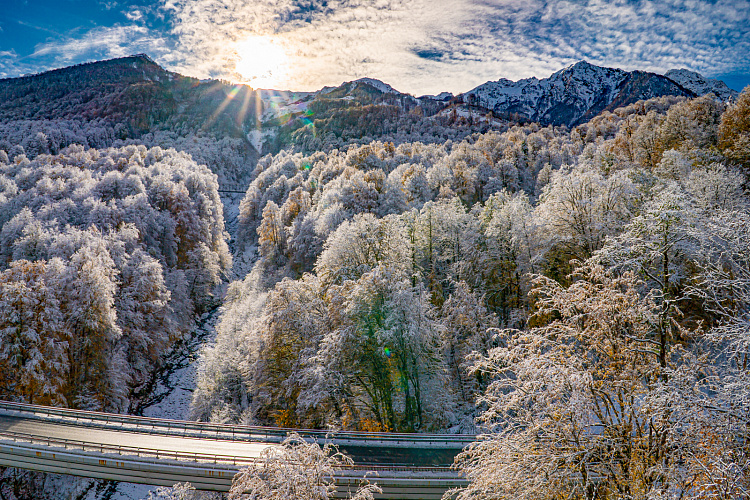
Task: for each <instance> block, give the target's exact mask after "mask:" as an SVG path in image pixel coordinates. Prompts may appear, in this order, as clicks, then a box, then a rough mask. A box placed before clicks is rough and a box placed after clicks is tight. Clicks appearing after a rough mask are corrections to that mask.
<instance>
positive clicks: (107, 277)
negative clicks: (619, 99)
mask: <svg viewBox="0 0 750 500" xmlns="http://www.w3.org/2000/svg"><path fill="white" fill-rule="evenodd" d="M139 64H141V63H139ZM134 67H135V66H134ZM149 67H150V66H149ZM149 71H152V70H149ZM153 71H156V70H153ZM154 74H155V75H161V73H158V72H157V73H154ZM162 77H163V75H162ZM149 81H150V80H149ZM170 81H171V80H170ZM356 83H357V82H349V83H348V84H345V85H342V86H341V87H339V88H337V89H332V90H331V89H328V90H327V92H325V93H323V91H321V93H320V95H317V96H313V97H310V96H308V97H305V98H304V99H303V100H302V101H300V102H301V103H302V104H299V103H297V104H295V105H297V106H301V107H303V108H304V110H303V112H300V113H297V115H295V114H294V113H291V112H290V113H287V112H283V113H282V112H279V113H277V115H274V116H271V115H273V111H274V108H273V107H272V106H270V105H268V106H267V109H265V111H266V112H267V114H266V115H262V116H261V117H258V120H260V118H264V119H266V121H265V122H264V124H263V127H265V128H264V129H263V131H262V134H261V130H260V129H256V130H255V132H258V133H259V134H260V135H261V136H263V137H266V138H267V141H266V142H265V143H263V142H262V143H261V144H255V145H251V144H250V142H252V141H251V134H250V132H248V131H247V130H245V129H243V128H242V127H243V126H245V125H246V123H245V124H244V125H243V123H244V122H243V123H239V124H238V123H235V122H232V121H231V120H230V119H227V121H226V123H228V124H230V125H232V127H235V128H236V130H242V131H243V133H242V134H239V133H234V132H236V130H235V128H233V129H232V130H233V131H234V132H233V133H232V134H226V135H222V134H221V130H223V129H221V130H220V129H211V130H208V131H207V130H205V129H202V128H201V127H193V126H192V125H190V123H189V121H188V122H182V121H178V118H175V116H177V115H170V116H168V117H162V118H158V117H156V118H154V117H150V118H149V120H151V121H148V120H146V121H142V122H140V121H139V122H138V123H141V125H143V126H142V128H140V129H137V130H136V129H134V128H133V125H132V124H133V121H132V117H131V118H129V120H131V121H130V122H128V123H130V125H128V126H127V127H126V126H125V125H122V124H120V125H118V123H116V120H112V119H109V118H102V117H101V116H100V115H101V113H98V112H94V111H91V113H90V116H83V115H80V113H79V114H76V113H73V112H72V111H71V113H67V111H66V113H63V114H61V115H60V116H57V117H55V118H54V119H44V120H41V119H37V117H35V116H30V115H28V113H21V112H17V111H13V113H14V114H13V116H12V118H13V119H12V120H8V121H7V122H6V123H2V124H0V398H2V399H9V400H18V401H26V402H32V403H38V404H52V405H60V406H69V407H76V408H83V409H97V410H107V411H119V412H124V411H127V410H128V408H129V407H130V406H131V404H133V402H134V398H135V394H136V393H138V391H139V390H140V389H142V388H143V387H144V385H145V384H147V382H148V381H149V380H150V379H151V378H152V377H153V375H154V373H156V372H158V370H159V369H160V368H161V367H162V365H163V363H164V355H165V354H166V353H167V352H168V351H169V349H170V347H171V346H172V345H173V344H174V343H175V342H177V341H179V340H181V339H184V338H185V337H186V336H188V335H190V332H191V331H192V330H193V328H194V327H195V324H196V321H197V319H198V317H199V316H200V315H201V314H203V313H205V312H206V311H209V310H211V309H213V308H215V307H217V306H219V305H221V306H222V307H221V312H220V319H219V323H218V326H217V338H216V342H215V344H214V345H212V346H206V347H205V348H204V349H203V351H202V354H201V358H200V361H199V373H198V380H197V387H196V388H195V391H194V393H193V395H192V405H191V416H192V418H194V419H196V420H202V421H213V422H222V423H244V424H260V425H275V426H283V427H298V428H316V429H331V430H335V429H345V430H361V431H388V432H390V431H394V432H441V433H456V434H458V433H462V434H481V437H480V438H479V440H478V441H477V442H476V443H474V444H473V445H471V446H470V447H469V448H467V449H466V450H465V451H464V452H463V453H462V454H461V455H459V457H458V458H457V468H458V469H459V470H460V471H461V472H462V473H463V474H464V475H466V477H467V478H468V479H469V480H470V485H469V487H468V488H467V489H466V490H463V491H461V492H458V493H457V494H458V496H459V498H466V499H468V498H520V499H524V498H528V499H543V498H549V499H553V498H563V497H564V498H581V499H583V498H586V499H594V498H601V499H605V498H607V499H608V498H612V499H614V498H653V499H657V498H658V499H662V498H663V499H667V498H743V497H747V496H748V494H749V493H748V492H749V491H750V475H749V474H748V471H749V470H750V448H749V447H748V440H749V439H750V434H749V433H748V428H749V427H748V426H750V390H749V389H748V388H750V372H748V365H747V361H748V355H749V354H750V337H748V331H750V198H748V191H747V189H748V187H749V186H750V179H748V175H750V90H749V89H746V90H745V92H743V93H742V94H740V95H739V97H738V98H737V99H736V100H729V101H722V100H721V99H718V98H716V97H715V96H714V95H711V94H709V95H704V96H701V97H686V96H685V95H681V96H671V95H664V96H661V97H653V98H650V99H647V100H638V101H637V102H633V103H631V104H628V105H626V106H624V107H619V108H616V109H613V110H611V111H606V110H605V111H603V112H601V113H600V114H598V115H597V116H595V117H593V118H592V119H591V120H589V121H587V122H584V123H581V124H579V125H576V126H574V127H570V128H569V127H565V126H559V127H556V126H553V125H548V126H542V125H540V124H538V123H533V122H529V120H528V119H523V117H518V116H515V117H513V116H506V117H504V118H503V119H502V120H500V119H498V118H497V117H495V116H493V114H492V112H491V110H486V109H485V110H481V109H480V108H479V107H478V106H474V105H466V104H465V103H464V102H462V101H460V100H456V101H455V102H448V101H445V102H441V103H437V102H427V101H420V100H417V99H416V98H413V97H411V96H405V95H404V94H398V93H397V92H396V93H395V94H389V93H386V97H383V96H380V94H377V93H376V92H375V91H374V90H373V89H374V88H375V87H372V88H370V87H367V86H366V82H365V83H362V84H360V85H359V86H357V85H355V84H356ZM378 83H379V84H380V85H383V84H382V82H378ZM673 83H674V82H673ZM181 85H182V84H181ZM184 85H185V89H188V88H193V87H189V86H188V83H184ZM191 85H192V84H191ZM195 85H198V84H197V83H195ZM206 88H208V89H214V90H215V88H218V87H211V86H208V84H206ZM222 88H223V87H222ZM388 88H389V89H390V87H388ZM357 89H359V90H357ZM363 89H364V90H363ZM214 90H212V92H213V91H214ZM390 90H392V89H390ZM355 91H356V92H355ZM181 92H182V91H181ZM184 92H186V93H187V92H188V90H184ZM206 92H209V90H206ZM216 92H218V91H216ZM222 92H223V90H222ZM357 92H360V93H361V92H365V94H358V93H357ZM389 92H390V91H389ZM393 92H395V91H393ZM685 93H686V94H687V93H688V92H687V91H686V92H685ZM186 95H187V94H186ZM190 95H192V94H190ZM247 95H248V96H249V95H250V92H249V91H247ZM363 96H364V97H363ZM373 96H375V97H373ZM97 98H99V97H97ZM254 98H255V97H254ZM102 99H104V101H106V102H107V103H109V104H107V105H112V104H111V103H110V101H109V100H107V99H109V98H108V97H107V98H105V97H102ZM185 99H187V98H185ZM190 99H193V97H190ZM248 99H250V97H248ZM258 99H260V97H258ZM305 99H307V100H305ZM337 99H338V100H337ZM358 99H359V100H358ZM198 101H199V99H198V98H195V100H194V101H190V102H198ZM117 102H119V101H117ZM259 102H260V101H259ZM303 105H304V106H303ZM261 107H262V106H261ZM50 109H57V108H54V106H53V107H51V108H50ZM65 109H66V110H67V109H68V108H67V107H66V108H65ZM86 109H89V108H86ZM117 109H118V110H120V109H121V108H120V107H117ZM122 109H126V108H122ZM201 109H203V108H201ZM269 110H270V111H269ZM180 112H181V113H183V111H180ZM79 115H80V116H79ZM9 116H10V115H9ZM139 116H140V115H139ZM149 116H150V115H149ZM179 116H181V117H184V116H186V112H184V113H183V114H182V115H179ZM269 116H271V118H268V117H269ZM141 118H143V117H141ZM157 118H158V119H159V120H161V119H163V121H162V122H159V123H158V124H156V125H155V123H157V121H158V120H157ZM252 118H253V119H252V120H249V119H248V120H249V121H252V122H253V123H252V125H253V126H258V127H260V125H259V124H257V123H255V118H256V117H252ZM180 119H181V118H180ZM144 120H145V119H144ZM306 120H307V121H306ZM152 122H153V123H152ZM228 126H229V125H228ZM244 132H248V133H247V134H244ZM263 134H265V135H263ZM258 151H262V152H266V151H271V152H273V154H266V155H265V156H263V157H262V158H260V159H257V156H258V154H257V153H258ZM248 184H249V187H248V188H247V190H246V193H245V195H244V198H242V200H241V202H240V204H239V207H237V206H236V205H235V206H233V207H228V208H232V210H237V211H238V212H239V216H238V218H237V221H236V227H235V226H233V229H232V230H233V234H231V235H230V234H229V233H228V232H227V229H226V228H225V218H224V214H225V206H224V204H223V203H222V199H221V198H220V196H219V191H220V189H221V187H224V188H225V189H226V187H227V186H232V187H234V186H237V185H241V186H243V187H244V186H247V185H248ZM227 200H228V199H227ZM227 200H225V202H227V203H229V205H231V203H230V202H228V201H227ZM235 213H236V212H235ZM230 243H231V251H230V245H229V244H230ZM232 253H233V254H234V255H232ZM233 257H234V260H235V261H236V262H240V263H242V265H234V266H233V264H232V261H233ZM248 262H249V263H250V264H251V265H250V266H247V268H245V265H246V264H247V263H248ZM230 277H232V278H236V279H235V281H232V282H231V283H228V282H229V281H230ZM223 284H226V285H228V286H227V288H226V293H224V290H223V289H222V285H223ZM295 449H296V448H293V447H292V448H291V450H292V451H294V450H295ZM317 451H319V450H317ZM317 451H316V453H317ZM269 453H270V454H269V455H268V457H267V458H268V460H269V463H271V462H273V464H275V465H273V467H277V466H278V467H282V465H283V464H282V465H279V464H278V463H277V462H278V460H277V458H278V457H277V456H276V455H274V454H273V452H269ZM326 463H327V462H326ZM329 465H330V464H329ZM269 467H271V466H270V465H269ZM326 467H327V465H326ZM326 470H327V469H326Z"/></svg>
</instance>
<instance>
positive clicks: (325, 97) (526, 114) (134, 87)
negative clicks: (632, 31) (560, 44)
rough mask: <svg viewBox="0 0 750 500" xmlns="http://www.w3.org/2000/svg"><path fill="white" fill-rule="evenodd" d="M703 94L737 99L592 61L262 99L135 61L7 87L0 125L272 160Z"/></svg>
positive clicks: (686, 80) (84, 67)
mask: <svg viewBox="0 0 750 500" xmlns="http://www.w3.org/2000/svg"><path fill="white" fill-rule="evenodd" d="M707 93H713V94H714V95H715V96H716V97H717V98H718V99H721V100H723V101H728V100H732V99H734V98H735V97H736V96H737V92H735V91H733V90H731V89H730V88H729V87H727V85H726V84H725V83H724V82H722V81H720V80H712V79H707V78H705V77H703V76H702V75H700V74H698V73H695V72H692V71H689V70H685V69H681V70H670V71H668V72H667V73H666V74H664V75H659V74H656V73H649V72H645V71H630V72H628V71H624V70H621V69H616V68H605V67H600V66H595V65H593V64H590V63H587V62H585V61H581V62H578V63H576V64H573V65H571V66H569V67H566V68H564V69H561V70H560V71H558V72H556V73H554V74H552V75H551V76H550V77H549V78H543V79H537V78H527V79H523V80H518V81H511V80H508V79H504V78H503V79H500V80H497V81H490V82H486V83H484V84H482V85H479V86H478V87H476V88H474V89H472V90H470V91H468V92H465V93H463V94H459V95H456V96H454V95H452V94H450V93H447V92H444V93H441V94H439V95H437V96H421V97H415V96H412V95H410V94H405V93H401V92H399V91H397V90H395V89H394V88H393V87H391V86H390V85H388V84H386V83H384V82H381V81H379V80H375V79H372V78H362V79H359V80H355V81H351V82H345V83H343V84H341V85H339V86H337V87H325V88H323V89H320V90H318V91H316V92H286V91H275V90H254V89H251V88H249V87H247V86H244V85H234V84H231V83H229V82H224V81H218V80H198V79H196V78H191V77H186V76H182V75H179V74H177V73H173V72H170V71H167V70H165V69H163V68H162V67H160V66H159V65H158V64H157V63H155V62H154V61H153V60H152V59H150V58H149V57H148V56H147V55H145V54H139V55H135V56H130V57H124V58H119V59H111V60H107V61H99V62H93V63H86V64H81V65H77V66H72V67H68V68H62V69H57V70H53V71H48V72H45V73H40V74H37V75H31V76H24V77H20V78H10V79H2V80H0V120H3V121H4V122H12V121H14V120H61V119H62V120H70V119H78V120H85V121H94V120H99V121H102V122H106V123H109V124H111V125H112V126H114V127H115V130H116V131H117V136H118V137H119V138H122V139H125V138H137V137H139V135H141V134H144V133H147V132H150V131H154V130H170V131H173V132H176V133H178V134H179V135H186V134H188V133H201V134H204V135H205V134H208V135H211V136H214V137H236V138H246V139H247V140H248V144H252V145H253V147H254V148H255V149H257V150H258V152H262V153H265V152H274V151H277V150H279V149H281V148H284V147H287V146H289V145H290V144H294V143H295V141H296V140H298V139H299V137H298V136H299V135H300V134H303V131H304V130H303V131H300V129H305V127H309V125H310V124H312V123H314V124H315V125H316V127H317V130H316V131H314V134H313V135H320V134H321V133H322V134H328V135H330V134H333V135H334V136H337V137H342V138H343V140H349V139H351V138H356V137H373V138H376V137H378V136H379V135H382V134H387V133H392V130H391V129H394V130H396V129H397V128H399V127H401V126H402V125H403V124H404V123H405V120H406V117H408V119H409V120H411V121H409V120H406V121H408V122H409V123H411V124H413V123H415V121H418V120H433V121H434V120H441V117H442V121H441V122H440V124H441V126H447V127H460V126H464V127H465V126H466V123H469V125H472V124H473V125H474V126H475V125H476V123H477V122H478V121H479V120H478V118H477V117H482V120H485V119H486V120H485V121H484V122H483V123H485V124H486V125H483V126H485V128H487V127H490V128H491V127H492V126H493V123H507V122H518V121H521V122H528V121H535V122H539V123H540V124H542V125H556V126H557V125H565V126H568V127H573V126H576V125H578V124H581V123H585V122H586V121H588V120H589V119H591V118H593V117H594V116H596V115H597V114H599V113H601V112H602V111H604V110H610V111H611V110H614V109H615V108H617V107H621V106H625V105H628V104H631V103H634V102H636V101H638V100H643V99H649V98H652V97H658V96H664V95H677V96H685V97H695V96H698V95H703V94H707ZM415 117H419V118H418V119H417V118H415ZM448 117H450V119H449V118H448ZM456 117H460V118H461V119H458V120H457V119H456ZM487 117H489V118H487ZM490 120H495V122H491V121H490ZM381 122H382V123H381ZM388 124H390V125H388ZM389 127H390V128H389ZM394 127H396V128H394ZM471 131H472V132H473V131H476V130H474V129H472V130H471ZM295 134H296V135H295ZM303 135H304V134H303Z"/></svg>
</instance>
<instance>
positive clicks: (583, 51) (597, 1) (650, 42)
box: [0, 0, 750, 95]
mask: <svg viewBox="0 0 750 500" xmlns="http://www.w3.org/2000/svg"><path fill="white" fill-rule="evenodd" d="M0 4H2V9H0V77H15V76H20V75H23V74H30V73H38V72H41V71H45V70H48V69H52V68H59V67H63V66H69V65H72V64H77V63H81V62H86V61H93V60H100V59H110V58H114V57H122V56H126V55H131V54H137V53H146V54H148V55H149V56H150V57H151V58H152V59H154V60H155V61H156V62H157V63H159V64H160V65H161V66H163V67H164V68H166V69H169V70H171V71H176V72H178V73H181V74H184V75H189V76H195V77H198V78H222V79H225V80H230V81H234V82H243V83H247V84H248V85H251V86H253V87H256V88H276V89H285V90H298V91H310V90H317V89H320V88H322V87H323V86H331V85H339V84H340V83H342V82H344V81H351V80H354V79H357V78H362V77H370V78H377V79H380V80H383V81H384V82H386V83H389V84H390V85H392V86H393V87H395V88H396V89H397V90H399V91H402V92H408V93H412V94H415V95H423V94H437V93H439V92H442V91H449V92H454V93H459V92H465V91H468V90H470V89H472V88H474V87H476V86H477V85H480V84H482V83H484V82H486V81H488V80H497V79H500V78H508V79H511V80H518V79H521V78H529V77H532V76H534V77H537V78H546V77H548V76H549V75H550V74H552V73H553V72H555V71H558V70H560V69H562V68H563V67H565V66H568V65H570V64H573V63H575V62H577V61H580V60H586V61H588V62H590V63H592V64H597V65H600V66H608V67H617V68H622V69H625V70H628V71H630V70H634V69H640V70H646V71H653V72H656V73H664V72H666V71H667V70H669V69H673V68H675V69H678V68H687V69H691V70H694V71H698V72H700V73H701V74H703V75H704V76H707V77H711V78H720V79H722V80H724V81H725V82H726V83H727V84H728V85H729V86H730V87H732V88H734V89H735V90H742V88H743V87H744V86H746V85H750V0H713V1H699V0H659V1H647V0H644V1H626V0H613V1H606V0H521V1H517V0H154V1H146V0H0Z"/></svg>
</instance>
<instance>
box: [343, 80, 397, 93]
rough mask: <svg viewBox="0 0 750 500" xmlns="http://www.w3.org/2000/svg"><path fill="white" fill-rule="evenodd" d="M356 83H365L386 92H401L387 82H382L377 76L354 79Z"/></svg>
mask: <svg viewBox="0 0 750 500" xmlns="http://www.w3.org/2000/svg"><path fill="white" fill-rule="evenodd" d="M354 83H365V84H367V85H369V86H370V87H373V88H375V89H377V90H379V91H380V92H382V93H384V94H400V93H401V92H399V91H398V90H396V89H394V88H393V87H391V86H390V85H388V84H387V83H384V82H381V81H380V80H376V79H375V78H360V79H359V80H354Z"/></svg>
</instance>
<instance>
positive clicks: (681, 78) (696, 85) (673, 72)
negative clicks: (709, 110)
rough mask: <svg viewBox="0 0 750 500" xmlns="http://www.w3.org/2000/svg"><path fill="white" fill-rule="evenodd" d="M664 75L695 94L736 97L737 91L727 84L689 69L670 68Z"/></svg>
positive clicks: (723, 98) (727, 97)
mask: <svg viewBox="0 0 750 500" xmlns="http://www.w3.org/2000/svg"><path fill="white" fill-rule="evenodd" d="M664 76H666V77H667V78H669V79H670V80H672V81H674V82H676V83H678V84H679V85H681V86H683V87H685V88H686V89H688V90H690V91H691V92H694V93H695V94H697V95H704V94H708V93H710V92H713V93H714V95H715V96H716V97H718V98H719V99H721V100H722V101H728V100H732V99H736V98H737V95H738V92H737V91H735V90H732V89H730V88H729V87H727V84H726V83H724V82H722V81H721V80H716V79H714V78H706V77H704V76H703V75H701V74H700V73H696V72H695V71H690V70H689V69H670V70H669V71H667V72H666V73H665V74H664Z"/></svg>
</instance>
